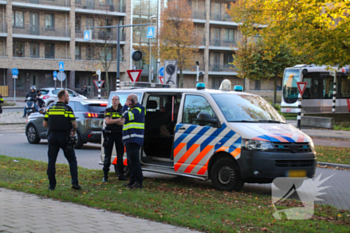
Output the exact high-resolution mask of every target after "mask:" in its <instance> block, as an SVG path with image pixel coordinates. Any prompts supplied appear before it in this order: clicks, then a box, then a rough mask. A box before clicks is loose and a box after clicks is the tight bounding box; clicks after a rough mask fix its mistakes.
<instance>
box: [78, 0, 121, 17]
mask: <svg viewBox="0 0 350 233" xmlns="http://www.w3.org/2000/svg"><path fill="white" fill-rule="evenodd" d="M75 7H76V8H80V9H88V10H100V11H105V12H106V14H108V12H126V8H125V4H121V3H120V2H119V1H115V0H75Z"/></svg>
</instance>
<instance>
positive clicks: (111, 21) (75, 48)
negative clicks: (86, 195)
mask: <svg viewBox="0 0 350 233" xmlns="http://www.w3.org/2000/svg"><path fill="white" fill-rule="evenodd" d="M229 3H230V1H225V0H216V1H214V0H190V1H189V4H190V5H191V9H192V17H193V21H194V23H195V28H196V33H198V34H200V35H203V41H202V42H201V45H200V47H199V53H198V56H197V59H196V61H199V63H200V71H202V72H204V77H203V78H202V79H201V81H204V82H206V84H207V87H209V88H218V87H219V85H220V83H221V81H222V80H223V79H226V78H227V79H230V80H231V82H232V84H233V85H243V80H242V79H240V78H237V77H236V72H235V71H234V69H232V68H233V67H232V65H230V64H229V63H230V62H232V59H233V58H232V54H233V53H234V50H235V49H236V48H234V47H232V46H235V45H237V42H238V41H240V40H241V39H242V34H241V33H240V32H239V30H238V25H237V23H235V22H232V20H231V18H230V17H229V16H228V15H227V14H226V7H228V8H229ZM166 4H167V2H166V1H164V0H158V1H157V0H131V1H127V0H7V1H6V0H0V85H3V86H8V91H9V96H13V90H14V85H13V83H14V82H13V78H12V73H11V70H12V68H18V69H19V75H18V79H17V80H16V92H17V96H23V95H25V93H26V92H27V91H28V90H29V88H30V86H32V85H35V86H36V87H37V88H42V87H48V86H54V85H55V83H54V80H53V71H57V70H58V63H59V61H63V62H64V64H65V73H66V76H67V79H66V80H65V81H64V82H63V86H66V87H68V88H70V89H74V90H77V89H80V88H81V87H82V86H83V85H87V86H88V87H89V91H90V93H92V95H93V93H95V94H97V90H96V87H95V86H94V84H93V80H94V79H97V77H96V76H95V73H94V72H95V71H96V70H97V69H99V68H101V57H106V56H105V52H104V51H105V50H103V49H101V47H103V46H105V45H106V44H108V46H110V47H109V48H110V49H109V50H108V54H107V57H108V60H109V61H110V67H109V72H108V77H109V86H110V88H111V90H114V89H115V86H116V69H117V68H116V67H117V65H116V63H117V62H116V60H117V58H116V57H117V55H116V44H117V41H116V32H117V31H116V29H115V28H110V29H108V30H105V29H93V30H92V40H91V41H89V42H86V41H84V39H83V34H84V33H83V32H84V30H86V28H88V27H98V26H111V25H116V24H121V25H125V24H126V25H129V24H140V23H157V22H159V21H158V19H159V15H160V12H161V11H162V10H164V7H165V6H166ZM146 33H147V27H145V26H143V27H126V28H124V29H123V30H121V31H120V35H121V36H120V39H121V43H120V44H121V56H120V58H119V59H120V78H121V81H128V80H129V78H128V76H127V73H126V70H128V69H132V68H134V67H136V68H141V69H143V72H142V77H141V81H148V76H149V72H150V70H149V69H150V68H151V70H152V77H153V80H152V82H158V80H157V78H156V77H157V76H156V72H157V62H156V59H155V58H151V64H150V65H148V64H145V62H142V61H141V62H134V61H132V60H131V58H130V54H131V52H132V51H133V50H134V49H135V50H136V49H140V48H142V50H147V51H148V49H156V47H157V40H156V39H153V40H151V41H150V40H149V39H147V38H146ZM106 35H107V36H106ZM107 38H108V40H107ZM232 48H233V49H232ZM148 54H149V53H148ZM196 61H193V67H189V68H188V69H186V70H185V71H184V75H185V78H184V86H185V87H194V86H195V83H196ZM161 66H162V64H160V67H161ZM102 79H105V74H104V73H103V74H102ZM249 84H250V85H249ZM57 85H58V86H59V85H60V84H59V83H58V84H57ZM105 86H106V84H105V85H104V88H105ZM245 86H246V88H247V90H249V87H250V86H252V87H253V88H251V89H254V87H255V88H256V89H264V87H265V86H269V85H268V84H265V83H254V81H253V82H251V81H249V80H247V81H246V85H245ZM102 94H103V93H102Z"/></svg>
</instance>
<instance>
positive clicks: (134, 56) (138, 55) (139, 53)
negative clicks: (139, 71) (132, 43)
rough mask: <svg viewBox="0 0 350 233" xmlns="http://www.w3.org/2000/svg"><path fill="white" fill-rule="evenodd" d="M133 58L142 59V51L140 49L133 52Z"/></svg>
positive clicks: (135, 59)
mask: <svg viewBox="0 0 350 233" xmlns="http://www.w3.org/2000/svg"><path fill="white" fill-rule="evenodd" d="M131 59H132V60H134V61H140V60H141V59H142V52H141V51H139V50H136V51H134V52H132V54H131Z"/></svg>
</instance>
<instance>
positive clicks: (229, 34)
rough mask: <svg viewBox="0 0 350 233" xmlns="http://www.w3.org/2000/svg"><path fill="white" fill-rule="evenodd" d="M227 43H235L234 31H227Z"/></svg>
mask: <svg viewBox="0 0 350 233" xmlns="http://www.w3.org/2000/svg"><path fill="white" fill-rule="evenodd" d="M225 41H235V31H234V30H233V29H226V30H225Z"/></svg>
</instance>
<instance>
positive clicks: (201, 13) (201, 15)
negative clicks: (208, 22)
mask: <svg viewBox="0 0 350 233" xmlns="http://www.w3.org/2000/svg"><path fill="white" fill-rule="evenodd" d="M192 18H193V19H204V20H205V11H192Z"/></svg>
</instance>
